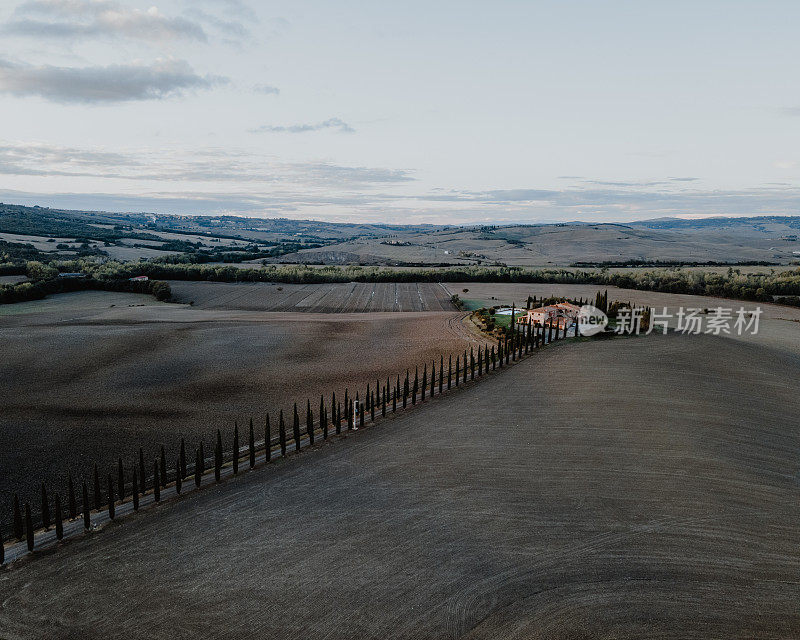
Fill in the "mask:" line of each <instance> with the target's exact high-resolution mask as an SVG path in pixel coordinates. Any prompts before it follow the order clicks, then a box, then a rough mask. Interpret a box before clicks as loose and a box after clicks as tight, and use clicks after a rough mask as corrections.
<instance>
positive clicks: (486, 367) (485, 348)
mask: <svg viewBox="0 0 800 640" xmlns="http://www.w3.org/2000/svg"><path fill="white" fill-rule="evenodd" d="M483 365H484V367H483V369H484V373H489V345H488V344H485V345H483Z"/></svg>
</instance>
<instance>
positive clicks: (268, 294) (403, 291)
mask: <svg viewBox="0 0 800 640" xmlns="http://www.w3.org/2000/svg"><path fill="white" fill-rule="evenodd" d="M169 284H170V287H171V288H172V294H173V297H174V299H175V300H176V301H177V302H180V303H187V304H188V303H192V304H193V306H195V307H197V308H200V309H245V310H250V311H308V312H312V313H358V312H365V311H455V308H454V307H453V305H452V304H451V302H450V294H448V293H447V291H446V290H445V289H444V288H443V287H442V286H441V285H439V284H430V283H416V282H410V283H377V284H370V283H360V282H348V283H342V284H279V283H267V282H246V283H245V282H237V283H227V282H184V281H177V280H173V281H170V283H169Z"/></svg>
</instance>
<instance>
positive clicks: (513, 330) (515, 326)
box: [510, 302, 517, 336]
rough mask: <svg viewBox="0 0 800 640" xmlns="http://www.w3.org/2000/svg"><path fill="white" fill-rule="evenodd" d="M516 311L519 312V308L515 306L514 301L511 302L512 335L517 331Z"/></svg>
mask: <svg viewBox="0 0 800 640" xmlns="http://www.w3.org/2000/svg"><path fill="white" fill-rule="evenodd" d="M516 313H517V308H516V307H515V306H514V303H513V302H512V303H511V324H510V327H511V335H512V336H513V335H514V334H515V333H516V332H517V323H516V318H515V316H516Z"/></svg>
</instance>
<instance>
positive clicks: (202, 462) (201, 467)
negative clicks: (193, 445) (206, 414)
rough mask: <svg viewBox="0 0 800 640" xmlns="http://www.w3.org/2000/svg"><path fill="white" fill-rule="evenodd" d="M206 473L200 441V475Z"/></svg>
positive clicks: (203, 451)
mask: <svg viewBox="0 0 800 640" xmlns="http://www.w3.org/2000/svg"><path fill="white" fill-rule="evenodd" d="M205 472H206V452H205V449H204V448H203V441H202V440H201V441H200V473H201V474H203V473H205Z"/></svg>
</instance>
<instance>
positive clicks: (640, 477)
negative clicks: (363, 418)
mask: <svg viewBox="0 0 800 640" xmlns="http://www.w3.org/2000/svg"><path fill="white" fill-rule="evenodd" d="M744 363H746V366H743V364H744ZM554 369H555V370H557V371H558V372H559V375H558V376H555V375H542V371H549V370H554ZM732 372H735V375H732ZM799 378H800V358H798V357H796V356H788V357H785V356H784V355H783V354H779V353H776V352H774V351H772V350H771V349H769V348H766V347H762V346H754V345H750V344H746V343H743V342H739V341H734V340H730V339H726V338H719V337H712V336H695V337H687V336H680V335H669V336H650V337H647V338H631V339H617V340H606V341H589V342H585V343H582V344H562V345H558V346H555V347H553V348H548V349H545V350H543V351H542V352H540V353H537V354H535V355H534V356H533V357H532V358H529V359H527V360H525V361H523V362H522V363H520V364H518V365H516V366H514V367H512V368H511V369H510V370H508V371H505V372H504V373H501V374H493V375H490V376H489V377H488V378H487V379H485V380H484V381H481V382H480V383H478V384H475V385H472V386H469V387H467V388H464V389H462V390H461V391H459V392H456V393H452V394H448V395H446V396H443V397H441V398H439V399H436V400H435V401H433V402H430V403H429V404H427V405H426V406H423V407H422V408H419V409H415V410H413V411H410V412H407V413H403V414H399V415H398V416H397V417H396V418H394V419H389V420H387V421H385V422H383V423H381V424H380V425H379V426H377V427H375V428H370V429H367V430H363V431H359V432H357V433H356V434H354V435H352V436H348V437H347V438H345V439H343V440H337V441H334V442H333V443H329V444H326V445H323V446H321V447H318V448H316V449H313V450H310V451H309V452H307V453H303V454H301V455H299V456H293V457H290V458H289V459H288V460H287V461H285V462H282V463H278V464H273V465H271V466H270V467H268V468H264V467H261V468H259V469H257V470H256V471H254V472H253V473H249V474H245V475H244V476H242V477H240V478H239V479H237V480H236V481H233V482H229V483H226V484H224V485H220V486H218V487H213V488H210V489H208V490H207V491H205V492H202V493H201V494H199V495H197V496H194V497H190V498H187V499H185V500H183V501H181V502H179V503H178V504H177V505H172V506H169V507H164V508H160V509H155V510H151V511H148V512H144V513H142V514H140V515H139V516H137V517H136V518H134V521H132V522H126V523H123V524H121V525H118V526H112V527H110V528H108V529H106V530H104V531H102V532H101V533H99V534H96V535H89V536H87V537H86V538H85V539H84V540H81V541H76V542H73V543H70V544H69V545H67V548H65V549H62V550H61V551H57V552H55V553H51V554H45V555H44V556H43V557H39V558H34V559H32V560H31V561H30V562H20V563H16V564H15V565H14V566H12V567H11V568H10V569H7V570H6V571H5V572H4V573H2V574H0V576H1V577H0V602H2V615H0V637H3V638H8V639H9V640H17V639H27V638H33V637H48V638H53V639H58V638H76V637H81V638H130V637H145V636H146V637H148V638H154V639H160V638H164V639H167V638H169V639H171V638H174V637H176V636H177V637H205V638H231V637H256V636H257V637H267V638H286V637H298V638H309V639H311V638H326V639H328V640H331V639H333V640H337V639H340V638H341V639H344V638H420V639H421V638H425V639H428V638H470V639H483V638H503V639H504V640H509V639H510V640H513V639H523V638H524V639H536V638H542V639H547V640H554V639H556V640H557V639H565V640H566V639H569V640H572V639H575V638H616V639H636V640H639V639H640V638H644V637H647V638H681V639H685V638H695V639H698V640H707V639H708V638H792V637H798V636H799V635H800V609H798V607H797V603H798V601H800V551H798V545H797V540H798V538H800V500H798V467H797V460H798V458H800V433H798V431H797V429H796V428H794V426H795V422H796V416H795V410H794V405H795V400H796V394H797V383H796V381H797V380H798V379H799Z"/></svg>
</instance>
